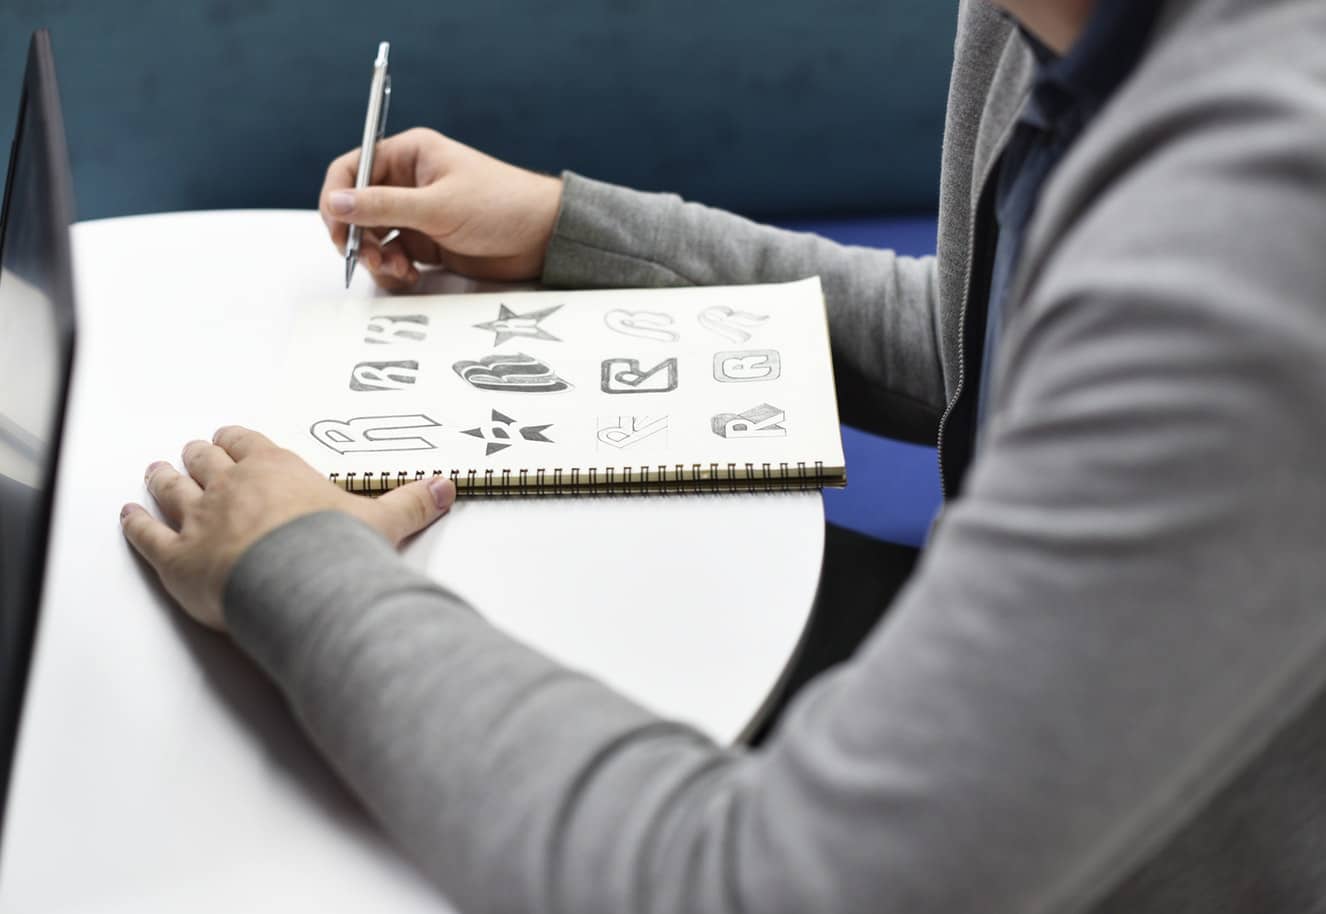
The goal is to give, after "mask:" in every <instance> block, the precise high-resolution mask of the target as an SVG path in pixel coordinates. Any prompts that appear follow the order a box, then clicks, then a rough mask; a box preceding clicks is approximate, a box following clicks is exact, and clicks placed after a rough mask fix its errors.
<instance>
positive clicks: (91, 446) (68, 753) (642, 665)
mask: <svg viewBox="0 0 1326 914" xmlns="http://www.w3.org/2000/svg"><path fill="white" fill-rule="evenodd" d="M74 242H75V256H76V262H77V264H78V277H77V278H78V296H79V318H80V321H81V324H80V328H79V332H80V337H79V340H78V347H79V352H78V360H77V364H76V368H75V376H74V392H73V402H72V404H71V412H70V415H69V420H68V428H67V431H66V438H65V451H64V455H63V461H62V465H61V472H60V480H59V484H58V488H57V506H56V520H55V530H54V534H53V542H52V550H53V551H52V555H51V563H50V567H49V569H48V574H47V582H46V595H45V600H44V606H43V618H42V621H41V626H40V631H39V633H38V638H37V646H36V655H35V658H34V663H33V668H32V676H31V680H30V684H29V691H28V697H27V705H26V710H25V715H24V720H23V726H22V733H21V737H20V743H19V753H18V758H17V761H16V769H15V776H14V781H13V784H12V787H11V793H10V812H9V819H8V822H7V823H6V831H5V834H4V836H3V844H2V845H0V848H2V850H3V857H0V911H3V912H14V914H44V912H54V911H59V912H81V911H97V912H121V911H123V912H133V914H149V912H178V911H189V912H210V911H216V912H223V911H224V912H233V911H263V910H279V911H281V912H283V914H293V912H301V911H309V912H319V914H324V912H334V911H388V910H390V911H392V912H396V914H399V912H413V911H438V910H446V907H445V902H444V901H443V900H442V899H441V897H440V896H439V895H437V894H436V893H435V892H434V891H433V890H432V889H431V888H430V887H429V886H428V885H427V884H425V883H424V882H423V880H422V879H421V878H420V877H418V876H416V875H415V874H414V871H413V870H412V869H411V868H410V867H409V866H408V865H407V864H405V863H404V862H402V861H401V860H400V859H399V858H398V857H397V855H396V854H395V852H394V851H393V850H392V849H391V848H390V846H389V845H388V844H387V843H386V842H385V840H384V839H382V838H381V837H380V836H379V834H378V832H377V831H376V829H375V828H374V827H373V825H372V824H370V823H369V822H368V821H367V820H366V819H365V817H364V816H363V815H362V814H361V813H360V812H359V810H358V808H357V807H356V806H355V805H354V803H353V802H352V801H351V800H350V799H349V798H348V797H347V795H346V794H345V792H344V791H343V789H342V788H341V787H340V786H339V784H338V782H336V781H335V780H334V779H333V777H332V776H331V775H330V774H329V773H328V771H327V770H326V769H325V767H324V766H323V764H322V762H321V761H320V760H319V759H318V758H317V757H316V756H315V755H314V754H313V752H312V750H311V749H310V747H309V746H308V745H307V743H306V742H305V740H304V738H303V737H302V734H301V733H300V732H299V731H298V730H297V729H296V728H295V725H294V724H293V722H292V720H291V718H290V717H289V715H288V714H287V712H286V711H285V709H284V706H283V705H282V703H281V700H280V698H279V696H278V695H277V693H276V692H275V690H274V689H273V688H272V687H271V686H270V685H269V684H268V683H267V682H266V681H265V680H264V679H263V678H261V677H260V675H259V674H258V673H257V672H256V671H255V669H254V668H253V667H252V666H251V665H250V664H249V663H248V662H247V661H246V660H245V659H244V658H243V657H241V656H240V655H239V654H238V653H237V652H236V651H235V650H234V649H233V648H232V647H231V646H230V645H229V644H228V643H227V642H226V640H225V639H223V638H220V637H218V636H215V635H212V634H210V633H207V632H205V631H203V630H201V629H200V628H198V627H197V626H194V625H193V624H191V623H190V622H189V621H188V620H187V619H185V618H184V617H183V616H182V615H181V614H180V613H179V612H178V611H177V610H175V609H174V608H173V607H172V606H171V604H170V603H169V602H168V601H167V599H166V598H165V597H164V595H163V593H162V592H161V591H160V590H159V589H158V588H157V587H156V585H155V583H154V581H153V580H152V578H151V576H150V574H149V573H148V571H147V570H146V568H145V566H143V565H142V564H141V563H139V562H138V561H137V560H136V559H135V558H134V557H133V556H132V554H131V552H130V550H129V548H128V546H127V545H126V544H125V543H124V542H123V540H122V538H121V535H120V530H119V524H118V519H117V515H118V510H119V507H120V505H121V504H122V503H123V502H125V501H128V500H139V501H146V500H147V496H146V493H145V492H144V491H143V488H142V483H141V481H140V480H141V476H142V471H143V469H144V467H146V466H147V464H148V462H149V461H151V460H153V459H156V458H166V459H177V455H178V452H179V448H180V446H181V445H183V444H184V442H185V441H186V440H188V439H190V438H195V437H204V438H205V437H208V436H210V434H211V433H212V431H213V430H214V429H215V428H216V427H217V426H219V425H222V424H225V423H229V422H240V423H244V424H250V425H256V426H258V427H261V424H262V419H263V417H264V415H265V410H266V409H267V408H268V404H266V403H264V402H263V400H262V397H261V394H260V391H261V390H262V389H263V386H264V382H265V381H267V380H268V379H269V378H270V377H272V376H273V375H276V374H278V360H279V359H280V357H281V353H282V352H283V350H284V346H285V343H286V336H287V334H288V332H289V323H290V315H291V311H292V307H291V306H292V304H293V303H294V302H295V301H296V300H298V299H300V298H306V297H310V296H327V295H336V294H350V295H361V296H367V295H371V294H374V292H373V290H372V286H371V284H370V283H369V281H368V280H367V278H366V277H365V276H364V275H363V272H362V271H361V272H360V275H359V277H358V278H357V279H356V286H355V288H353V289H352V290H351V291H350V292H349V293H342V292H340V291H339V287H340V285H341V282H342V268H341V261H340V259H339V257H338V256H337V255H336V253H335V252H334V250H333V249H332V248H331V246H330V244H329V243H328V242H327V241H326V239H325V235H324V233H323V229H322V225H321V223H320V222H319V220H318V218H317V216H316V215H315V214H314V213H311V212H218V213H180V214H170V215H159V216H145V217H135V218H126V219H112V220H105V221H100V222H90V223H85V224H81V225H79V226H77V227H76V228H75V231H74ZM430 279H433V280H436V281H435V282H433V283H432V285H431V287H430V288H428V290H427V291H443V289H442V288H440V287H439V283H441V284H442V285H449V290H455V291H462V290H464V291H470V290H473V286H471V285H469V284H466V283H464V282H462V281H460V280H458V279H456V278H455V277H445V278H443V277H430ZM517 515H518V516H519V520H520V522H521V523H523V524H530V523H534V524H539V525H543V526H545V527H546V529H547V530H548V531H549V532H550V534H554V535H550V536H549V537H548V538H547V543H548V544H549V546H550V549H551V552H550V554H547V555H545V556H544V557H542V558H541V559H538V560H537V561H535V562H534V563H533V564H531V565H529V566H527V571H526V573H525V574H523V575H521V576H515V577H513V576H512V575H511V574H510V573H509V571H508V569H506V568H504V567H499V551H498V549H497V548H496V547H497V544H499V543H500V542H501V537H502V530H503V528H504V527H506V526H507V525H508V524H509V523H510V522H511V520H512V519H513V517H516V516H517ZM822 549H823V511H822V506H821V501H820V498H819V496H818V494H816V493H796V494H787V495H760V496H705V497H680V498H659V497H651V498H644V499H581V500H575V501H569V500H556V501H543V500H538V499H527V500H521V501H515V500H504V501H480V500H472V501H468V502H464V503H462V504H459V505H457V507H456V508H455V509H454V510H453V511H452V513H451V515H450V516H449V517H447V518H445V519H444V520H443V521H442V522H441V523H440V524H439V525H437V526H436V527H435V528H433V529H432V530H431V531H429V532H428V533H426V534H425V535H423V536H421V537H420V538H419V539H417V540H416V541H415V542H414V543H413V544H412V545H411V547H410V548H409V549H408V550H407V560H408V561H410V562H411V563H412V564H414V565H415V566H416V567H422V568H426V569H427V570H428V571H429V572H430V573H431V574H433V575H435V576H436V577H437V578H438V579H440V580H442V581H443V582H444V583H446V584H447V585H449V586H450V587H452V588H454V589H455V590H457V591H459V592H460V593H461V594H463V595H465V596H467V597H469V598H470V599H471V600H472V601H473V603H474V604H475V605H476V606H477V607H478V608H479V609H480V611H481V612H483V613H484V614H486V615H487V616H488V617H490V618H491V619H493V620H494V621H495V622H496V623H497V624H499V625H501V626H503V627H504V628H506V629H508V630H509V631H512V632H514V633H515V634H517V635H518V636H520V637H521V638H523V639H524V640H526V641H527V642H530V643H532V644H534V645H536V646H538V647H540V648H542V649H544V650H546V651H548V652H549V653H551V654H553V655H554V656H557V657H559V658H561V659H563V660H565V661H567V662H569V663H572V664H574V665H576V666H579V667H581V668H584V669H588V670H590V671H592V672H594V673H595V674H597V675H599V676H600V677H601V678H603V679H605V680H606V681H608V682H610V683H612V684H614V685H616V686H617V687H619V688H621V689H622V690H623V691H625V692H626V693H627V694H630V695H632V696H634V697H635V698H637V699H638V700H640V701H641V702H643V703H644V704H646V705H648V706H651V707H653V708H655V709H656V710H658V711H660V712H662V713H664V714H667V715H671V716H674V717H678V718H682V719H685V720H689V721H692V722H694V723H695V724H697V725H698V726H700V727H701V728H703V729H705V730H707V731H708V732H709V733H711V734H713V735H714V736H715V737H716V738H718V739H721V740H730V739H734V738H736V737H737V736H738V735H739V734H740V732H741V731H742V729H743V727H744V726H745V725H746V724H747V723H748V722H749V721H750V719H751V718H752V716H753V715H754V714H755V713H756V711H757V709H759V708H760V706H761V704H762V703H763V701H764V700H765V698H766V697H767V695H768V694H769V692H770V690H771V688H772V687H773V686H774V684H775V682H776V681H777V680H778V678H779V676H780V674H781V672H782V670H783V669H784V667H785V665H786V663H787V661H788V659H789V657H790V656H791V654H792V652H793V651H794V649H795V646H796V644H797V643H798V640H799V638H800V636H801V632H802V628H803V626H804V624H805V622H806V618H807V613H808V610H809V608H810V605H811V600H812V598H813V596H814V591H815V586H816V582H817V580H818V574H819V566H820V558H821V553H822ZM622 593H629V594H630V602H631V604H632V608H631V610H630V612H629V613H622V612H620V611H610V610H609V607H610V606H612V605H613V603H614V600H612V599H610V597H620V596H621V594H622ZM422 800H423V798H421V801H422Z"/></svg>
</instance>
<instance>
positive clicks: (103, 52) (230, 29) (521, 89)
mask: <svg viewBox="0 0 1326 914" xmlns="http://www.w3.org/2000/svg"><path fill="white" fill-rule="evenodd" d="M956 8H957V2H956V0H814V2H811V0H760V2H752V0H734V2H714V0H656V2H653V3H647V2H644V0H482V2H470V3H441V2H429V3H418V2H416V3H401V2H378V3H365V2H362V0H355V2H349V0H326V2H321V3H307V2H277V0H133V2H127V0H106V2H95V0H5V2H4V3H3V4H0V135H6V134H8V132H9V130H10V129H12V127H11V125H12V124H13V116H14V110H13V105H14V102H15V99H16V97H17V95H18V89H19V84H20V78H21V74H22V67H23V59H24V54H25V51H26V49H27V42H28V36H29V34H30V32H31V31H32V29H33V28H35V27H38V26H46V27H49V28H50V29H51V32H52V37H53V40H54V45H55V50H56V57H57V62H58V67H59V72H60V79H61V84H62V85H61V89H62V93H63V97H64V104H65V112H66V118H67V121H68V126H69V139H70V145H71V148H72V156H73V163H74V173H75V183H76V191H77V199H78V206H79V216H80V218H85V219H86V218H96V217H100V216H110V215H121V214H126V213H136V212H149V211H160V210H173V209H203V208H214V207H215V208H228V207H249V206H258V207H268V206H277V207H308V206H312V205H313V203H314V200H315V195H316V192H317V189H318V187H319V186H320V183H321V177H322V171H323V169H324V167H325V165H326V163H327V162H328V160H329V159H330V158H331V157H332V156H334V155H335V154H338V153H340V152H342V151H344V150H345V149H348V148H350V147H351V146H354V145H356V144H357V142H358V134H359V130H360V127H361V124H362V120H363V112H364V104H365V99H366V95H367V87H368V78H369V72H370V65H371V62H372V58H373V54H374V51H375V49H376V47H377V42H378V41H379V40H384V39H385V40H389V41H391V42H392V49H393V55H392V59H393V70H394V73H395V80H396V83H395V85H396V94H395V98H394V100H393V108H392V123H391V128H392V129H393V131H394V130H398V129H402V128H404V127H407V126H413V125H416V124H424V125H429V126H435V127H437V128H439V129H442V130H444V131H446V132H449V133H451V134H452V135H453V136H455V137H457V138H458V139H461V140H463V141H466V142H469V143H471V144H472V145H476V146H478V147H480V148H482V149H484V150H485V151H488V152H491V153H493V154H495V155H498V156H500V157H503V158H507V159H509V160H512V161H514V162H517V163H520V164H523V165H527V166H530V167H535V168H540V169H545V170H549V171H556V170H560V169H561V168H572V169H575V170H578V171H581V172H583V173H585V174H588V175H591V176H594V177H598V178H603V179H606V180H613V181H618V182H621V183H625V184H629V185H632V186H637V187H643V188H652V189H668V190H676V191H680V192H682V193H684V194H686V195H687V196H690V197H692V198H696V199H700V200H704V201H706V202H710V203H714V204H718V205H721V206H725V207H728V208H731V209H736V210H738V211H742V212H746V213H749V214H753V215H757V216H773V215H797V214H801V215H815V214H839V213H884V212H890V213H892V212H909V211H926V210H929V209H932V208H933V206H934V203H935V195H936V183H937V175H938V160H939V156H938V152H939V144H940V134H941V126H942V118H943V110H944V93H945V88H946V86H947V81H948V71H949V66H950V63H951V59H952V43H953V25H954V21H955V17H956Z"/></svg>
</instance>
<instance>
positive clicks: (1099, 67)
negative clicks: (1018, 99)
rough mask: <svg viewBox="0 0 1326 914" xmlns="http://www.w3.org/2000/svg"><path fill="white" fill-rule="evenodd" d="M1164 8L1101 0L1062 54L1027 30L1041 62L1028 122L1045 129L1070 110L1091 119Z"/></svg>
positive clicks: (1153, 2)
mask: <svg viewBox="0 0 1326 914" xmlns="http://www.w3.org/2000/svg"><path fill="white" fill-rule="evenodd" d="M1160 7H1161V3H1160V0H1098V2H1097V4H1096V8H1095V10H1094V11H1093V12H1092V14H1091V17H1090V19H1089V20H1088V21H1087V25H1086V28H1085V30H1083V32H1082V35H1081V37H1079V38H1078V40H1077V42H1076V43H1075V44H1074V45H1073V47H1072V48H1070V49H1069V51H1068V53H1067V54H1065V55H1063V56H1062V57H1060V56H1059V55H1057V54H1055V53H1054V52H1053V51H1051V50H1050V49H1049V48H1047V47H1046V46H1045V45H1044V44H1042V43H1041V42H1040V41H1039V40H1038V39H1037V38H1036V37H1035V36H1033V35H1031V34H1030V33H1028V32H1026V30H1025V29H1024V30H1023V34H1024V36H1025V37H1026V39H1027V42H1028V44H1029V45H1030V46H1031V49H1032V53H1034V54H1035V55H1036V59H1037V62H1038V64H1039V66H1038V68H1037V74H1036V80H1035V83H1034V84H1033V86H1032V93H1031V98H1030V99H1029V100H1028V104H1027V107H1026V109H1025V110H1024V112H1023V120H1024V121H1028V122H1030V123H1032V124H1033V125H1034V126H1037V127H1041V128H1043V129H1044V128H1047V127H1049V126H1050V125H1052V124H1053V123H1054V122H1055V121H1056V120H1058V119H1059V117H1060V116H1062V115H1064V114H1066V113H1067V112H1069V111H1073V112H1074V113H1075V114H1076V118H1074V119H1075V120H1081V121H1086V120H1089V119H1090V118H1091V116H1092V115H1094V114H1095V113H1096V112H1097V111H1099V110H1100V108H1101V107H1102V106H1103V105H1104V104H1105V102H1106V101H1107V100H1108V99H1109V97H1110V96H1111V95H1113V94H1114V91H1115V90H1116V89H1118V88H1119V86H1120V84H1122V83H1123V81H1124V80H1125V79H1127V78H1128V75H1129V74H1130V73H1132V71H1133V69H1134V67H1136V66H1137V62H1138V61H1139V60H1140V59H1141V57H1142V53H1143V52H1144V51H1145V50H1146V45H1147V42H1148V40H1149V39H1150V37H1151V32H1152V29H1153V28H1154V27H1155V23H1156V17H1157V16H1158V14H1159V12H1160Z"/></svg>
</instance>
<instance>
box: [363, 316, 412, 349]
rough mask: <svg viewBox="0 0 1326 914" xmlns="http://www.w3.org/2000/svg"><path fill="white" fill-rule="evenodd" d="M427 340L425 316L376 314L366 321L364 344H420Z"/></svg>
mask: <svg viewBox="0 0 1326 914" xmlns="http://www.w3.org/2000/svg"><path fill="white" fill-rule="evenodd" d="M426 339H428V315H427V314H378V315H375V316H373V317H370V318H369V319H368V326H367V327H366V328H365V329H364V342H365V343H422V342H423V341H424V340H426Z"/></svg>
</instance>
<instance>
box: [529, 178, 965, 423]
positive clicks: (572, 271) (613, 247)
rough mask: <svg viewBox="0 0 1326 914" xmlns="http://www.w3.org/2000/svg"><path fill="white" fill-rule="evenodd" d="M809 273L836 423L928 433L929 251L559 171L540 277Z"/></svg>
mask: <svg viewBox="0 0 1326 914" xmlns="http://www.w3.org/2000/svg"><path fill="white" fill-rule="evenodd" d="M815 275H818V276H820V278H821V280H822V282H823V286H824V297H825V304H826V306H827V309H828V316H829V335H830V339H831V342H832V345H833V356H834V365H835V371H836V375H837V382H838V394H839V405H840V410H841V412H842V414H843V417H844V419H845V420H846V421H848V422H851V423H852V424H856V425H861V426H864V427H868V428H873V429H875V430H878V431H886V432H891V431H899V432H902V433H904V434H905V435H906V436H907V437H913V438H916V437H921V438H924V437H925V436H926V434H927V433H932V432H933V427H934V424H935V422H936V420H937V417H938V415H939V412H940V411H941V410H942V409H943V407H944V386H943V378H942V374H941V371H940V365H939V352H938V348H937V347H938V340H939V333H938V330H937V324H936V321H937V320H938V317H937V309H936V305H935V295H936V292H935V263H934V259H933V258H929V257H927V258H919V259H918V258H910V257H900V256H898V255H896V254H894V253H893V252H892V251H885V250H876V249H873V248H863V247H849V246H844V245H839V244H836V243H834V242H832V241H829V240H827V239H824V238H821V237H818V236H816V235H810V234H805V233H798V232H789V231H784V230H781V229H775V228H772V227H769V226H762V225H757V224H756V223H753V222H750V221H749V220H746V219H743V218H741V217H739V216H734V215H732V214H731V213H726V212H723V211H721V210H716V209H711V208H709V207H705V206H701V205H699V204H695V203H685V202H683V201H682V200H681V199H680V198H678V197H676V196H674V195H671V194H646V193H640V192H638V191H632V190H627V189H625V188H621V187H615V186H613V185H610V184H603V183H600V182H597V181H591V180H589V179H587V178H582V177H579V176H577V175H574V174H570V173H568V174H567V175H566V176H565V189H564V191H563V200H562V208H561V212H560V214H559V216H558V221H557V227H556V230H555V231H554V234H553V238H552V242H551V244H550V245H549V249H548V256H547V259H546V261H545V266H544V274H543V281H544V283H545V284H547V285H552V286H564V287H582V288H583V287H590V286H603V287H607V286H621V287H626V286H640V287H645V286H684V285H742V284H747V283H760V282H783V281H790V280H794V279H801V278H804V277H807V276H815ZM881 426H884V427H881ZM891 426H896V427H897V428H893V427H891Z"/></svg>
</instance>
